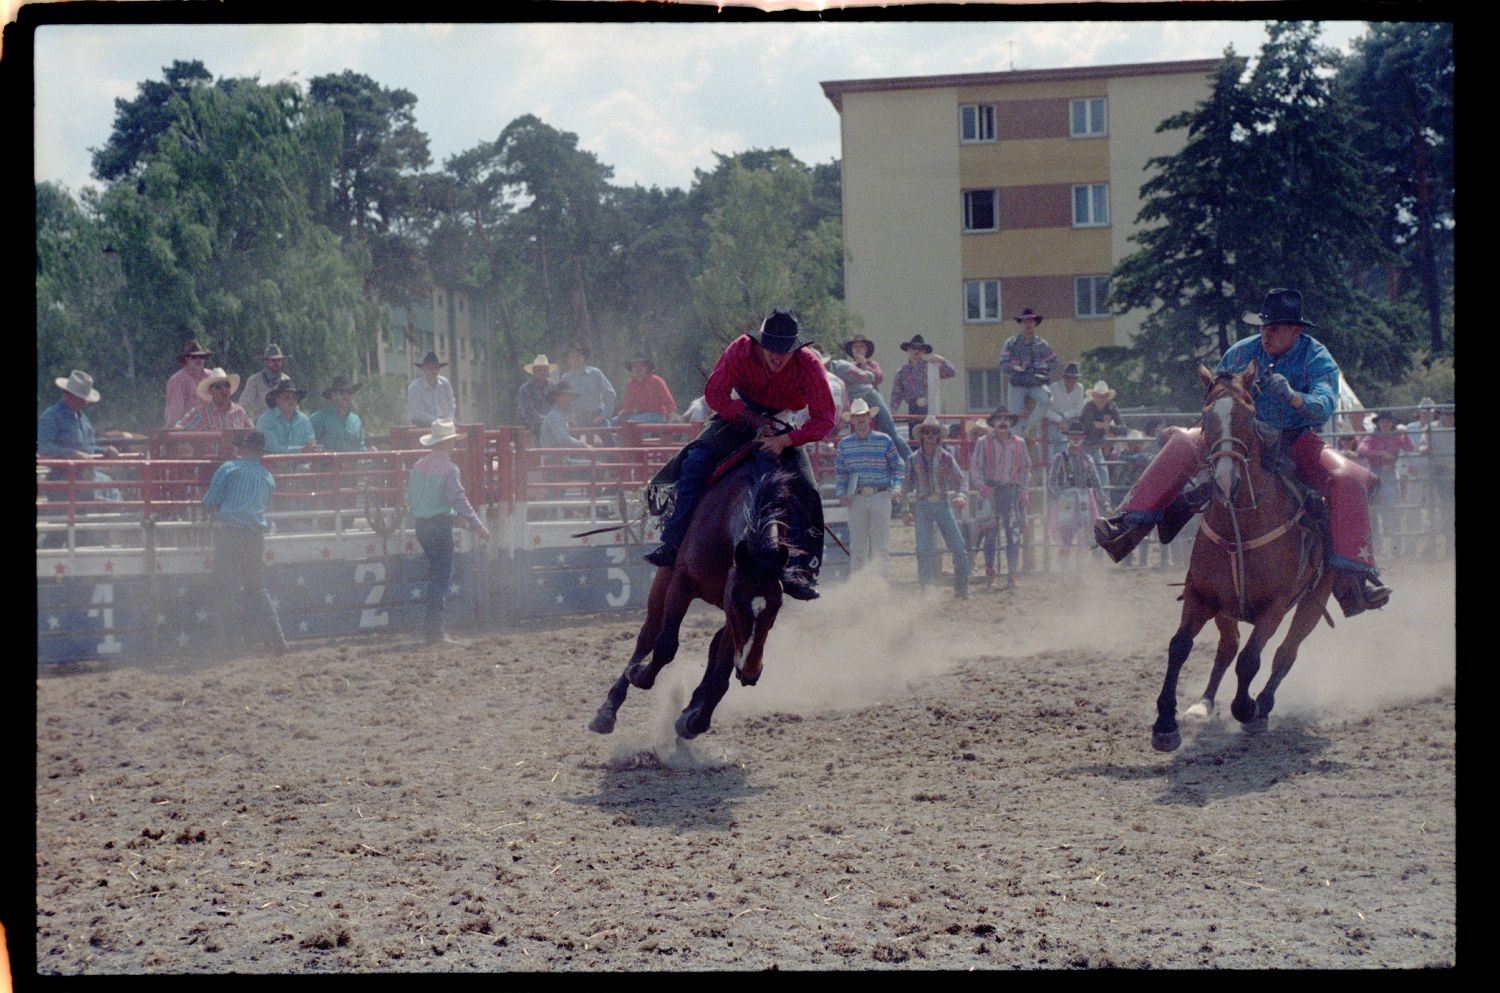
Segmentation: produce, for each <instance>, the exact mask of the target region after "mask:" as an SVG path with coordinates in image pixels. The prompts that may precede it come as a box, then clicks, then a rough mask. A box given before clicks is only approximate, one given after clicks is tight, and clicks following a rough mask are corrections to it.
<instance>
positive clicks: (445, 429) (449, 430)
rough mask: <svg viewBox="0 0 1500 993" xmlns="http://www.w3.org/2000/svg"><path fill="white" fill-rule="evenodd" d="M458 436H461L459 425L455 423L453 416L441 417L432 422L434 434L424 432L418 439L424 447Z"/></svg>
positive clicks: (439, 443)
mask: <svg viewBox="0 0 1500 993" xmlns="http://www.w3.org/2000/svg"><path fill="white" fill-rule="evenodd" d="M457 437H459V434H458V426H457V425H455V424H454V423H453V418H451V417H440V418H438V419H437V420H435V421H433V422H432V434H424V435H422V437H420V438H418V439H417V441H418V443H420V444H421V446H422V447H423V448H431V447H432V446H433V445H441V444H442V443H443V442H445V441H452V440H453V439H454V438H457Z"/></svg>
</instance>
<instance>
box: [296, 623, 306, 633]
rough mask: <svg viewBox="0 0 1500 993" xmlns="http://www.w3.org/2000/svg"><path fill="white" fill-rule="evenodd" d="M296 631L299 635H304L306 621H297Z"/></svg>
mask: <svg viewBox="0 0 1500 993" xmlns="http://www.w3.org/2000/svg"><path fill="white" fill-rule="evenodd" d="M297 630H298V631H299V632H300V633H302V634H306V633H307V622H306V621H299V622H298V623H297Z"/></svg>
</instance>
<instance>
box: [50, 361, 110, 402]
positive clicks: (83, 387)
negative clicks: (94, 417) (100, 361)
mask: <svg viewBox="0 0 1500 993" xmlns="http://www.w3.org/2000/svg"><path fill="white" fill-rule="evenodd" d="M53 382H55V383H56V384H57V388H58V389H60V390H62V391H63V392H65V393H71V394H73V395H74V396H75V397H81V398H82V399H83V400H84V401H85V402H87V403H98V402H99V391H98V390H96V389H94V377H93V376H90V375H89V374H88V373H86V372H84V371H83V370H81V369H74V370H73V371H72V372H70V373H69V374H68V378H67V379H62V378H61V377H59V378H58V379H55V380H53Z"/></svg>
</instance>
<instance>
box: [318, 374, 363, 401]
mask: <svg viewBox="0 0 1500 993" xmlns="http://www.w3.org/2000/svg"><path fill="white" fill-rule="evenodd" d="M363 385H365V384H364V383H351V382H349V377H347V376H334V377H333V385H332V386H330V387H328V389H326V390H324V391H323V399H324V400H332V399H333V395H334V394H335V393H358V392H359V388H360V387H361V386H363Z"/></svg>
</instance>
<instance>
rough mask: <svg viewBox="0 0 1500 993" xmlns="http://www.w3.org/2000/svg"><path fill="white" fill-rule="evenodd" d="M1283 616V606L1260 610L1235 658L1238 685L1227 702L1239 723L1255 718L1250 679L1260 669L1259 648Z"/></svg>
mask: <svg viewBox="0 0 1500 993" xmlns="http://www.w3.org/2000/svg"><path fill="white" fill-rule="evenodd" d="M1285 616H1286V607H1285V606H1282V607H1280V608H1279V609H1276V608H1274V607H1268V608H1266V609H1264V610H1262V611H1261V614H1260V618H1259V619H1258V620H1257V621H1256V622H1255V626H1254V627H1253V628H1251V629H1250V639H1249V640H1248V641H1246V642H1245V647H1244V648H1243V649H1241V651H1240V655H1239V658H1237V659H1236V660H1235V663H1234V675H1235V679H1236V680H1237V681H1238V685H1237V686H1236V687H1235V691H1234V699H1233V700H1231V701H1230V702H1229V712H1230V713H1231V714H1233V715H1234V719H1235V720H1237V721H1239V722H1240V723H1241V724H1248V723H1250V722H1251V721H1253V720H1255V701H1254V700H1253V699H1251V697H1250V681H1251V680H1253V679H1254V678H1255V674H1256V673H1257V672H1259V671H1260V653H1261V650H1262V649H1263V648H1265V645H1266V642H1267V641H1269V640H1270V638H1271V635H1273V634H1275V633H1276V628H1277V627H1279V626H1280V625H1281V619H1282V618H1283V617H1285Z"/></svg>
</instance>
